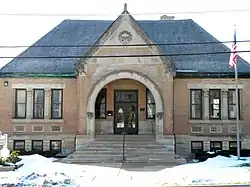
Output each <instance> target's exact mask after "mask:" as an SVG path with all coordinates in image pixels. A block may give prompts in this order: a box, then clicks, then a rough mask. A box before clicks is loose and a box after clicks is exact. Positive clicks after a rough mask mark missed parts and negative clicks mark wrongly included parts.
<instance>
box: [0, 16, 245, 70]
mask: <svg viewBox="0 0 250 187" xmlns="http://www.w3.org/2000/svg"><path fill="white" fill-rule="evenodd" d="M112 23H113V21H104V20H64V21H63V22H61V23H60V24H59V25H58V26H56V27H55V28H54V29H52V30H51V31H50V32H49V33H47V34H46V35H45V36H43V37H42V38H41V39H40V40H38V41H37V42H36V43H35V44H34V45H33V46H43V45H47V46H51V45H59V46H60V45H92V44H94V43H95V41H96V40H97V39H98V38H99V37H100V36H101V35H102V34H103V33H104V32H105V31H106V30H107V28H108V27H109V26H110V25H111V24H112ZM137 23H138V24H139V26H140V27H141V28H142V29H143V30H144V31H145V33H146V34H147V35H148V37H149V38H150V39H152V40H153V41H154V42H155V43H156V44H162V43H194V42H218V40H217V39H215V38H214V37H213V36H212V35H210V34H209V33H208V32H206V31H205V30H204V29H203V28H202V27H200V26H199V25H198V24H196V23H195V22H194V21H193V20H191V19H187V20H157V21H153V20H152V21H151V20H150V21H149V20H148V21H137ZM159 47H160V48H161V49H162V51H163V53H164V55H171V54H180V53H206V52H208V53H211V52H212V53H213V52H223V51H230V50H229V49H228V48H227V47H226V46H225V45H223V44H221V43H214V44H199V45H197V44H196V45H165V46H162V45H160V46H159ZM87 50H88V48H86V47H32V46H31V47H29V48H28V49H27V50H25V51H24V52H23V53H21V54H20V55H19V56H18V57H27V56H28V57H29V56H36V57H37V56H39V57H49V56H82V55H84V53H85V52H86V51H87ZM229 55H230V54H210V55H190V56H185V55H180V56H178V55H177V56H170V57H169V58H170V59H171V60H172V61H173V62H174V64H175V66H176V69H177V71H181V72H200V73H205V72H209V73H219V72H224V73H227V72H233V71H234V70H233V69H230V68H229V67H228V61H229ZM77 61H78V59H76V58H71V59H69V58H57V59H54V58H32V59H27V58H14V59H13V60H12V61H10V62H9V63H8V64H7V65H5V66H4V67H3V68H2V69H1V71H2V73H74V72H75V64H76V62H77ZM238 71H239V73H240V72H243V73H244V72H245V73H246V72H250V64H248V63H247V62H246V61H244V60H243V59H242V58H238Z"/></svg>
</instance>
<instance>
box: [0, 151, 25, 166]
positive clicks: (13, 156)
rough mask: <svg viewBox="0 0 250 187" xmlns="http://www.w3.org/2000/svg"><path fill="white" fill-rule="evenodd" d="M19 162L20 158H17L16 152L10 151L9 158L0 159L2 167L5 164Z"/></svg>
mask: <svg viewBox="0 0 250 187" xmlns="http://www.w3.org/2000/svg"><path fill="white" fill-rule="evenodd" d="M20 160H21V158H19V157H18V152H17V151H12V152H11V154H10V156H9V157H8V158H0V164H1V165H4V164H5V163H13V164H15V163H17V162H19V161H20Z"/></svg>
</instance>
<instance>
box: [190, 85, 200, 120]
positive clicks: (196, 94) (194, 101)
mask: <svg viewBox="0 0 250 187" xmlns="http://www.w3.org/2000/svg"><path fill="white" fill-rule="evenodd" d="M190 103H191V106H190V107H191V112H190V118H191V119H202V90H201V89H193V90H190Z"/></svg>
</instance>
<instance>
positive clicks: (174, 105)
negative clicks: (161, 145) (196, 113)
mask: <svg viewBox="0 0 250 187" xmlns="http://www.w3.org/2000/svg"><path fill="white" fill-rule="evenodd" d="M174 90H175V89H174V77H173V106H172V107H173V109H172V110H173V136H174V153H175V154H176V136H175V128H174V125H175V122H174V118H175V110H174V108H175V107H174V106H175V102H174V101H175V94H174V92H175V91H174Z"/></svg>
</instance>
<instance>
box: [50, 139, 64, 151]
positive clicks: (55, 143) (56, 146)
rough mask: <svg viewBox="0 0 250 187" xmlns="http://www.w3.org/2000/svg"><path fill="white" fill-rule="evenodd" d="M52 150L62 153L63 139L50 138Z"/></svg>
mask: <svg viewBox="0 0 250 187" xmlns="http://www.w3.org/2000/svg"><path fill="white" fill-rule="evenodd" d="M50 151H53V152H58V153H60V152H61V151H62V141H61V140H50Z"/></svg>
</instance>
